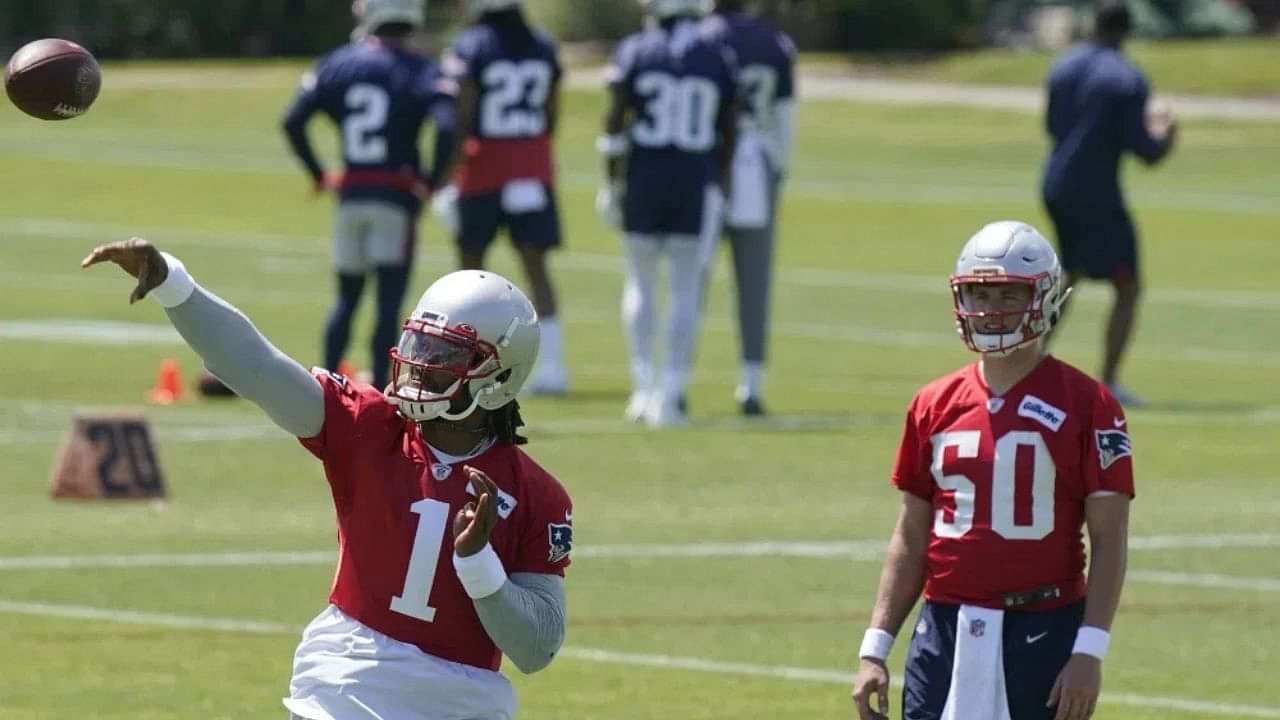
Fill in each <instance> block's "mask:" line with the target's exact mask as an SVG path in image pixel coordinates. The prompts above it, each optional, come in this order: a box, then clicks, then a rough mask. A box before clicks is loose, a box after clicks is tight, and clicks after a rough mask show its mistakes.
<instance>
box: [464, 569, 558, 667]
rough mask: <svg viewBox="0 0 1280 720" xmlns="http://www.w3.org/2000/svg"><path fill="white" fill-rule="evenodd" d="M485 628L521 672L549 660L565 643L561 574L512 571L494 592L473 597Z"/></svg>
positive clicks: (546, 663) (547, 662) (544, 665)
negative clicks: (486, 595) (477, 597)
mask: <svg viewBox="0 0 1280 720" xmlns="http://www.w3.org/2000/svg"><path fill="white" fill-rule="evenodd" d="M472 602H473V603H475V606H476V613H477V614H478V615H479V616H480V623H481V624H482V625H484V629H485V632H487V633H489V637H491V638H493V642H494V644H495V645H497V646H498V649H499V650H501V651H502V652H503V654H504V655H506V656H507V657H509V658H511V662H513V663H515V665H516V667H518V668H520V672H523V673H526V674H529V673H535V672H538V671H539V670H541V669H543V668H545V667H546V666H548V665H550V664H551V660H552V658H554V657H555V655H556V653H557V652H559V651H560V646H561V645H562V644H563V643H564V635H565V625H566V617H567V611H566V608H565V593H564V578H562V577H560V576H558V575H546V574H542V573H515V574H513V575H511V576H510V577H509V578H508V579H507V582H506V583H505V584H503V586H502V587H501V588H499V589H498V591H497V592H496V593H493V594H492V595H489V596H488V597H483V598H479V599H474V600H472Z"/></svg>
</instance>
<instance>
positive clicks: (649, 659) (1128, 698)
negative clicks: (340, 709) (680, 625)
mask: <svg viewBox="0 0 1280 720" xmlns="http://www.w3.org/2000/svg"><path fill="white" fill-rule="evenodd" d="M0 613H4V614H10V615H26V616H34V617H53V618H61V619H67V620H94V621H102V622H115V623H125V624H130V625H148V626H152V627H167V628H173V629H178V630H206V631H213V632H225V633H243V634H251V635H294V634H298V633H300V632H301V630H302V629H301V628H300V627H297V626H294V625H289V624H285V623H275V622H262V621H256V620H233V619H228V618H205V617H192V616H186V615H170V614H167V613H148V612H137V611H132V610H113V609H110V608H97V607H87V606H83V605H55V604H52V603H29V602H12V601H8V600H0ZM560 656H561V657H564V658H569V659H571V660H576V661H579V662H593V663H607V664H611V665H626V666H630V667H648V668H657V669H664V670H689V671H693V672H705V673H714V674H717V675H739V676H747V677H763V678H771V679H777V680H794V681H798V682H811V683H820V684H826V685H849V684H851V683H852V682H853V675H852V674H851V673H849V672H848V671H844V670H823V669H819V668H804V667H789V666H785V665H756V664H752V663H738V662H725V661H720V660H711V659H707V658H692V657H676V656H672V655H650V654H643V653H626V652H617V651H613V650H601V649H597V648H583V647H566V648H562V649H561V651H560ZM894 685H895V686H896V687H901V680H899V679H896V678H895V680H894ZM1100 701H1101V702H1104V703H1107V704H1110V705H1128V706H1132V707H1141V708H1149V709H1159V710H1170V711H1177V712H1189V713H1198V714H1202V715H1236V716H1245V717H1258V718H1280V708H1275V707H1266V706H1261V705H1237V704H1229V703H1218V702H1212V701H1209V700H1197V699H1194V698H1174V697H1159V696H1150V695H1138V694H1135V693H1103V694H1102V697H1101V698H1100Z"/></svg>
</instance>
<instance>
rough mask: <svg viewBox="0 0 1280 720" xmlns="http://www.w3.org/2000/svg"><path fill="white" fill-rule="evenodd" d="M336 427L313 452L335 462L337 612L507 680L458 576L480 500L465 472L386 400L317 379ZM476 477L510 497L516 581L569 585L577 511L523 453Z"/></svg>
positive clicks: (497, 457)
mask: <svg viewBox="0 0 1280 720" xmlns="http://www.w3.org/2000/svg"><path fill="white" fill-rule="evenodd" d="M315 375H316V378H317V380H319V382H320V385H321V386H322V387H323V388H324V398H325V416H324V427H323V429H322V430H321V431H320V434H319V435H317V436H316V437H313V438H305V439H302V440H301V442H302V445H303V446H304V447H306V448H307V449H308V450H310V451H311V453H312V454H314V455H315V456H316V457H318V458H319V459H320V460H322V461H323V462H324V472H325V477H326V478H327V479H328V481H329V486H330V489H331V490H332V493H333V502H334V506H335V507H336V508H337V515H338V570H337V575H336V577H335V578H334V581H333V590H332V592H331V593H330V595H329V601H330V602H331V603H333V604H334V605H335V606H337V607H338V608H339V609H341V610H342V611H343V612H345V613H346V614H348V615H350V616H352V617H354V618H355V619H357V620H359V621H360V622H361V623H363V624H364V625H366V626H368V627H370V628H372V629H374V630H377V631H378V632H381V633H383V634H384V635H388V636H390V637H392V638H394V639H396V640H399V641H401V642H405V643H410V644H412V645H416V646H418V647H419V648H420V649H421V650H422V651H423V652H425V653H428V654H430V655H433V656H435V657H437V658H442V659H444V660H450V661H453V662H458V663H464V664H467V665H473V666H476V667H481V668H487V669H490V670H497V669H498V667H499V664H500V663H501V658H502V656H501V653H500V651H499V650H498V648H497V646H495V645H494V643H493V640H492V639H490V637H489V635H488V633H486V632H485V630H484V627H483V626H482V625H481V624H480V618H479V617H478V616H477V615H476V611H475V606H474V605H473V604H472V601H471V598H470V597H468V596H467V593H466V591H465V590H463V588H462V583H461V582H460V581H459V580H458V575H457V573H456V572H455V571H454V569H453V517H454V515H455V514H456V513H457V512H458V511H459V510H461V509H462V507H463V506H464V505H466V504H467V502H469V501H471V500H474V499H475V495H474V494H472V493H473V492H474V490H473V489H472V488H471V487H470V485H471V483H470V481H469V480H468V478H467V476H466V473H465V472H464V471H463V470H462V467H461V465H457V466H449V465H445V464H442V463H438V462H437V461H436V460H435V458H434V457H433V456H432V454H431V450H430V448H428V447H427V445H426V443H424V442H423V439H422V435H421V433H420V432H419V431H418V426H417V425H416V424H415V423H413V422H410V421H408V420H405V419H404V418H403V417H401V416H400V415H399V414H397V412H396V409H395V408H394V407H393V406H392V405H390V404H389V403H387V402H386V400H385V399H384V398H383V396H382V393H380V392H378V391H377V390H376V389H374V388H372V387H369V386H364V385H356V384H354V383H352V382H350V381H349V380H347V379H346V378H344V377H341V376H337V375H332V374H330V373H327V372H325V371H323V370H317V371H315ZM466 464H467V465H470V466H471V467H474V468H476V469H477V470H480V471H482V472H484V473H485V474H487V475H488V476H489V477H490V478H491V479H492V480H493V481H494V483H496V484H497V486H498V489H499V491H500V496H499V502H498V524H497V526H496V527H495V528H494V530H493V534H492V535H491V536H490V544H491V545H492V546H493V549H494V551H496V552H497V554H498V557H499V558H501V560H502V564H503V566H504V567H505V568H506V570H507V573H508V574H511V573H544V574H551V575H561V576H563V575H564V571H565V568H566V567H568V565H569V551H570V549H571V547H572V543H573V527H572V520H573V507H572V503H571V502H570V500H569V495H568V493H566V492H565V490H564V488H563V487H562V486H561V485H560V483H559V482H557V481H556V479H555V478H554V477H552V476H551V475H550V474H548V473H547V471H545V470H543V469H542V468H541V467H539V466H538V464H537V463H535V462H534V461H533V460H532V459H530V458H529V456H528V455H525V454H524V452H522V451H521V450H520V449H519V448H516V447H514V446H508V445H498V446H495V447H493V448H491V449H489V450H488V451H486V452H484V453H483V454H481V455H480V456H478V457H476V458H473V459H471V460H468V461H467V462H466Z"/></svg>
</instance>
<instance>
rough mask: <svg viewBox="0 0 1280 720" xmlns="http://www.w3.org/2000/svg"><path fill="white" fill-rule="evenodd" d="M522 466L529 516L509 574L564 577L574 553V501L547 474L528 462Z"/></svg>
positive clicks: (524, 519) (525, 520)
mask: <svg viewBox="0 0 1280 720" xmlns="http://www.w3.org/2000/svg"><path fill="white" fill-rule="evenodd" d="M521 465H522V467H521V471H522V472H523V473H525V483H526V487H527V488H528V490H527V494H526V497H525V499H524V502H525V503H527V504H526V507H527V508H528V513H527V514H526V515H525V517H524V518H523V520H522V522H521V523H520V528H521V531H520V537H519V539H518V541H517V542H518V546H517V548H516V552H515V559H514V561H513V562H512V564H511V565H510V566H509V567H508V568H507V571H508V572H509V573H518V572H527V573H542V574H545V575H560V576H561V577H563V576H564V571H565V568H567V567H569V562H570V558H569V554H570V552H571V551H572V550H573V501H572V500H570V499H569V493H568V492H567V491H566V490H565V489H564V486H563V485H561V484H560V482H559V481H558V480H556V479H555V478H554V477H552V476H551V474H550V473H548V472H547V471H546V470H543V469H542V468H540V467H538V466H537V465H536V464H534V463H533V462H531V461H528V460H527V459H526V460H525V461H524V462H523V463H521Z"/></svg>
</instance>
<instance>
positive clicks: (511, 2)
mask: <svg viewBox="0 0 1280 720" xmlns="http://www.w3.org/2000/svg"><path fill="white" fill-rule="evenodd" d="M519 4H520V0H466V8H467V15H468V16H469V17H471V18H478V17H480V16H481V15H483V14H485V13H487V12H493V11H494V10H506V9H507V8H513V7H516V6H518V5H519Z"/></svg>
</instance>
